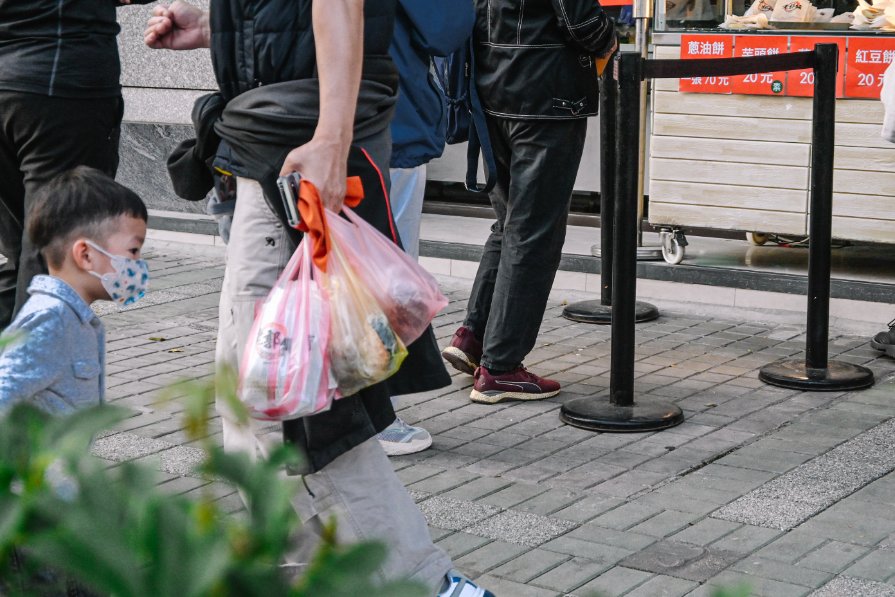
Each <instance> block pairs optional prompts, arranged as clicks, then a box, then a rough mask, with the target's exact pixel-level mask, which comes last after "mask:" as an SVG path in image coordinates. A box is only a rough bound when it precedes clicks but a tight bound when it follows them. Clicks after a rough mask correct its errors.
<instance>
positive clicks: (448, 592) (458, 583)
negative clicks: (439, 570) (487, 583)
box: [437, 570, 494, 597]
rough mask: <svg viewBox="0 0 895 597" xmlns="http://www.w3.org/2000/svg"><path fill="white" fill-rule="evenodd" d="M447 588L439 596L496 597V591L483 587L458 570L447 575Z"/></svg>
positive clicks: (445, 584)
mask: <svg viewBox="0 0 895 597" xmlns="http://www.w3.org/2000/svg"><path fill="white" fill-rule="evenodd" d="M443 586H444V587H445V588H443V589H442V590H441V592H440V593H439V594H438V596H437V597H494V593H492V592H491V591H486V590H485V589H483V588H481V587H480V586H478V585H477V584H475V583H474V582H472V581H471V580H469V579H468V578H466V577H465V576H463V575H462V574H460V573H459V572H457V571H456V570H451V571H450V572H448V573H447V576H445V581H444V585H443Z"/></svg>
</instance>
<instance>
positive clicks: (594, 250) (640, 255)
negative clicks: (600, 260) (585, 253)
mask: <svg viewBox="0 0 895 597" xmlns="http://www.w3.org/2000/svg"><path fill="white" fill-rule="evenodd" d="M590 254H591V255H593V256H594V257H602V256H603V249H602V248H601V247H600V246H599V245H594V246H592V247H591V248H590ZM663 259H665V257H663V256H662V247H652V246H645V247H637V261H662V260H663Z"/></svg>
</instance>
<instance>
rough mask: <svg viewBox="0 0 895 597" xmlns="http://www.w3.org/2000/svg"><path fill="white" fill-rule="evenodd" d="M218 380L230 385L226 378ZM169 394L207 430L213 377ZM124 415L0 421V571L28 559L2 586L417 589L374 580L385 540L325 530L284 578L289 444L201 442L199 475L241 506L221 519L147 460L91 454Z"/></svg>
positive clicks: (173, 592)
mask: <svg viewBox="0 0 895 597" xmlns="http://www.w3.org/2000/svg"><path fill="white" fill-rule="evenodd" d="M218 382H219V383H222V384H224V386H223V387H230V388H232V387H235V385H234V384H233V380H232V378H230V379H226V380H218ZM230 393H231V402H232V401H233V398H232V392H230ZM169 394H171V395H174V396H178V397H179V398H178V399H179V400H182V401H183V406H184V417H185V420H184V427H185V429H186V430H187V432H188V434H189V435H190V436H191V437H193V438H203V437H204V438H207V436H208V433H207V421H208V405H209V403H210V401H211V400H212V398H213V396H214V389H213V384H212V383H211V382H193V383H187V384H182V385H179V386H177V387H175V388H173V389H172V390H171V391H170V392H169ZM232 407H233V408H234V409H235V411H236V412H240V408H239V407H240V405H238V404H236V403H234V404H233V405H232ZM128 416H129V414H128V413H127V412H126V411H124V410H122V409H118V408H114V407H108V406H104V407H97V408H93V409H89V410H85V411H81V412H79V413H76V414H74V415H71V416H67V417H51V416H49V415H46V414H45V413H43V412H41V411H39V410H37V409H35V408H33V407H31V406H28V405H19V406H17V407H15V408H14V409H13V410H12V411H11V412H10V413H8V415H7V416H5V417H2V418H0V579H2V578H13V576H14V575H13V572H14V571H13V570H12V561H13V558H12V554H13V550H14V549H15V552H16V553H18V554H24V555H25V558H24V559H25V561H26V562H27V563H28V567H27V569H26V570H24V571H22V570H19V571H17V574H18V577H19V578H20V579H21V580H20V582H19V583H10V584H9V585H8V586H7V587H6V588H5V590H6V591H8V592H10V593H16V592H20V593H26V594H33V593H35V592H36V591H35V588H34V586H33V585H29V583H32V582H34V579H35V578H36V577H40V578H43V579H45V580H46V579H47V578H49V581H48V582H52V581H53V580H54V579H56V580H58V579H59V578H62V577H65V578H66V579H67V581H72V580H73V581H76V582H78V583H81V584H83V585H84V586H86V587H87V588H89V589H90V590H92V591H95V592H97V593H100V594H108V595H116V596H121V597H142V596H146V597H150V596H152V597H164V596H169V595H170V596H177V597H190V596H200V595H202V596H204V595H213V596H228V595H239V596H253V595H258V596H262V595H263V596H276V595H289V596H296V597H310V596H312V595H314V596H320V595H327V596H333V597H338V596H345V597H349V596H356V595H369V596H379V597H386V596H388V597H417V596H422V595H425V593H426V591H425V588H424V587H422V586H420V585H419V584H416V583H412V582H409V581H396V582H391V583H387V584H377V583H375V582H374V581H373V579H374V574H375V571H376V569H377V567H378V566H379V565H380V564H381V562H382V561H383V560H384V558H385V556H386V554H385V549H384V547H383V546H381V545H378V544H374V543H367V544H358V545H339V544H337V542H336V541H335V532H334V529H332V528H330V529H329V530H328V532H327V533H326V534H325V536H324V540H323V542H322V546H321V547H320V549H319V550H318V553H317V554H316V556H315V558H314V560H313V562H311V563H310V565H309V566H308V568H307V570H306V572H305V573H304V574H303V575H302V577H301V578H299V579H297V580H295V581H292V580H290V579H289V578H288V575H287V574H285V572H284V570H283V569H282V568H281V567H280V563H281V562H282V561H283V557H284V555H285V554H286V552H287V550H288V549H289V547H290V537H291V536H293V535H294V532H295V530H296V528H297V526H298V524H299V522H298V519H297V517H296V515H295V512H294V510H293V508H292V505H291V497H292V495H291V493H290V489H289V485H288V484H287V483H286V482H284V480H283V479H282V470H283V467H285V466H290V465H294V464H296V463H297V461H298V459H299V455H298V454H297V453H296V452H295V451H294V450H293V449H292V448H289V447H286V446H283V447H280V448H279V449H277V450H274V451H273V453H272V454H270V456H269V458H267V459H266V460H261V461H258V462H252V461H250V459H249V458H248V457H247V456H246V455H244V454H231V453H225V452H224V451H223V450H222V449H221V448H219V447H217V446H215V445H212V444H211V443H210V442H209V441H208V440H205V442H204V447H205V449H206V451H207V453H208V458H207V460H206V462H205V463H204V465H203V466H202V468H201V471H202V473H203V474H205V475H209V476H211V477H214V478H216V479H220V480H223V481H226V482H228V483H230V484H232V485H233V486H234V487H236V488H238V489H239V491H240V492H241V494H242V495H243V496H244V498H245V500H246V503H247V516H245V517H237V516H229V515H226V514H224V513H222V512H221V511H220V510H219V509H218V507H217V505H216V504H215V502H214V501H213V500H214V498H213V496H212V495H210V494H204V495H200V497H199V498H198V499H191V498H188V497H186V496H172V495H168V494H166V493H164V492H163V491H162V490H160V489H159V488H158V487H157V485H156V482H157V479H156V474H155V472H154V471H153V470H151V469H150V468H148V467H147V466H145V465H142V464H136V463H123V464H121V465H118V466H114V467H108V466H107V464H108V463H104V462H103V461H101V460H99V459H97V458H94V457H92V456H90V455H89V454H88V447H89V445H90V442H91V441H92V439H93V438H94V437H96V435H97V434H99V433H101V432H103V430H106V429H109V428H111V427H113V426H114V425H115V424H116V423H118V422H119V421H122V420H124V419H125V418H127V417H128ZM242 416H244V413H243V415H242ZM45 570H53V571H56V574H55V575H48V574H45V573H44V574H41V571H45ZM2 592H3V588H2V587H0V593H2Z"/></svg>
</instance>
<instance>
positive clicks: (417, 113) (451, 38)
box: [389, 0, 475, 168]
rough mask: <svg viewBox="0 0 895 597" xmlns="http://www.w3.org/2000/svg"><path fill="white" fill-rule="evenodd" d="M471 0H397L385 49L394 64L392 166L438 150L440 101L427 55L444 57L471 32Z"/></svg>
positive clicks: (442, 123)
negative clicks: (396, 79)
mask: <svg viewBox="0 0 895 597" xmlns="http://www.w3.org/2000/svg"><path fill="white" fill-rule="evenodd" d="M474 20H475V13H474V12H473V7H472V0H459V1H458V0H398V5H397V14H396V16H395V33H394V37H393V39H392V44H391V47H390V48H389V54H391V57H392V60H394V61H395V66H397V68H398V77H399V93H398V104H397V107H396V109H395V116H394V119H393V120H392V127H391V131H392V161H391V167H392V168H415V167H416V166H419V165H421V164H425V163H427V162H428V161H429V160H432V159H434V158H437V157H439V156H440V155H441V153H442V152H443V151H444V130H445V125H446V122H445V105H444V98H443V97H442V93H441V91H439V89H438V86H437V85H436V84H435V81H434V80H433V79H432V75H431V74H430V73H429V63H430V62H431V60H430V59H431V57H432V56H447V55H448V54H451V53H453V52H454V51H455V50H457V49H459V48H460V46H461V45H463V42H465V41H466V40H467V39H468V38H469V36H470V35H471V34H472V25H473V21H474Z"/></svg>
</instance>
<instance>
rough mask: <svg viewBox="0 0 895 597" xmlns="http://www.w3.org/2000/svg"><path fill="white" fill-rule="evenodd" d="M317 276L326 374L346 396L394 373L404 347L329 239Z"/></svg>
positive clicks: (404, 354)
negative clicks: (325, 317) (321, 288)
mask: <svg viewBox="0 0 895 597" xmlns="http://www.w3.org/2000/svg"><path fill="white" fill-rule="evenodd" d="M333 219H335V218H333ZM323 279H324V285H325V287H326V293H327V297H328V299H329V305H330V309H331V313H332V335H331V337H330V342H329V358H330V363H331V366H332V374H333V377H334V378H335V380H336V383H337V384H338V388H339V392H340V393H341V395H342V396H350V395H352V394H356V393H357V392H359V391H360V390H362V389H364V388H366V387H368V386H371V385H373V384H376V383H379V382H380V381H383V380H385V379H387V378H388V377H390V376H392V375H394V374H395V373H396V372H397V371H398V368H399V367H400V366H401V362H402V361H403V360H404V358H405V357H406V356H407V348H406V347H405V345H404V343H403V342H402V341H401V339H400V338H399V337H398V336H397V334H395V331H394V330H393V329H392V326H391V324H390V323H389V320H388V318H387V317H386V316H385V313H383V311H382V308H380V307H379V305H378V304H377V302H376V300H375V299H374V298H373V296H372V294H371V293H370V291H369V290H368V289H367V288H366V287H365V286H364V283H363V281H362V280H361V278H360V277H358V275H357V273H356V272H355V270H354V269H353V268H352V267H351V264H350V263H349V262H348V260H347V259H346V258H345V255H344V254H343V253H342V250H341V248H340V247H339V243H338V242H337V241H336V240H335V239H332V243H331V245H330V251H329V253H328V255H327V267H326V273H325V274H324V275H323Z"/></svg>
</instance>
